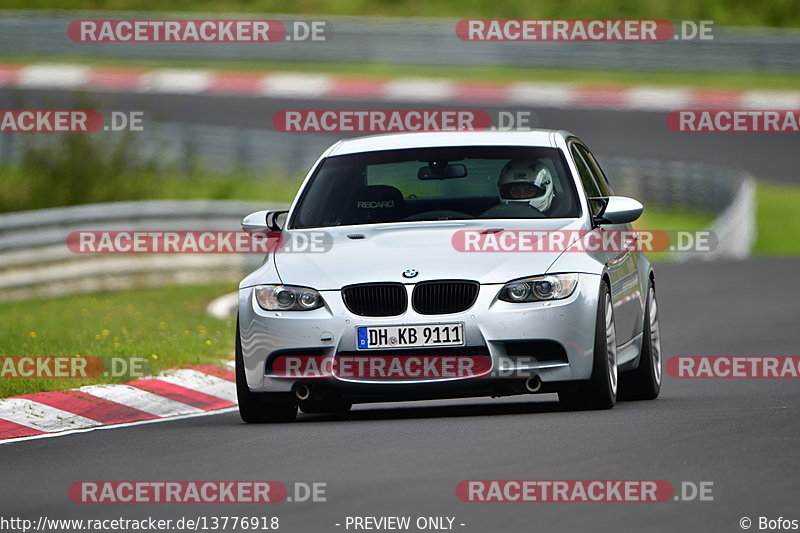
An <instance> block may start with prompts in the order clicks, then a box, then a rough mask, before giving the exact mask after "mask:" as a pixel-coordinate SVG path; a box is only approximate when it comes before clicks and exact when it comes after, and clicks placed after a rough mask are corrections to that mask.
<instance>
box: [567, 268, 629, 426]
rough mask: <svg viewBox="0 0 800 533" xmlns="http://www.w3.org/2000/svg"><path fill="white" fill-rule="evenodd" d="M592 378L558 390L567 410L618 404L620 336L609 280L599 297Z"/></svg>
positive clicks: (592, 408)
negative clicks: (618, 351)
mask: <svg viewBox="0 0 800 533" xmlns="http://www.w3.org/2000/svg"><path fill="white" fill-rule="evenodd" d="M592 363H593V364H592V377H591V378H590V379H589V380H588V381H587V382H584V383H581V384H580V385H579V386H578V389H577V390H575V391H562V392H559V393H558V400H559V401H560V402H561V404H562V405H563V406H564V407H566V408H567V409H577V410H599V409H611V408H612V407H614V405H615V404H616V403H617V388H618V384H619V369H618V367H617V335H616V330H615V325H614V306H613V305H612V303H611V291H610V290H609V288H608V284H607V283H606V282H605V280H604V281H603V282H602V283H601V284H600V294H599V298H598V299H597V320H596V322H595V333H594V359H593V361H592Z"/></svg>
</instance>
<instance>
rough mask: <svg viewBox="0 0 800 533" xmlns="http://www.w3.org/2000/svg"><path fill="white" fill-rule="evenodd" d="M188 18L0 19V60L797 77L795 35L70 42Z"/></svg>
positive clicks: (354, 20) (424, 29)
mask: <svg viewBox="0 0 800 533" xmlns="http://www.w3.org/2000/svg"><path fill="white" fill-rule="evenodd" d="M189 17H191V18H198V19H199V18H226V19H228V18H242V19H247V18H259V19H277V20H282V21H288V20H306V19H307V17H292V18H291V19H289V17H288V16H287V15H275V14H263V13H259V14H250V15H247V14H236V15H220V14H211V15H210V14H199V13H194V14H191V15H189ZM108 18H115V19H148V18H159V19H169V18H187V15H186V14H185V13H182V14H174V13H173V14H170V13H157V14H155V13H152V12H138V13H137V12H113V13H109V12H107V11H57V10H53V11H10V10H6V11H0V50H2V51H3V53H6V54H24V55H49V56H66V55H73V56H76V55H81V56H96V57H105V58H109V57H111V58H153V57H158V58H162V59H186V58H192V59H217V60H220V59H237V60H246V59H250V60H268V61H293V62H297V61H312V62H367V63H384V64H415V65H466V66H484V65H506V66H519V67H532V66H539V67H578V68H604V69H607V68H620V69H626V70H627V69H642V70H664V69H673V70H675V69H678V70H690V71H705V70H726V71H753V72H761V71H797V70H798V69H800V31H797V30H783V29H767V28H752V29H750V28H728V27H719V26H715V27H714V29H713V34H714V39H713V40H690V41H683V40H674V41H666V42H651V43H647V42H635V43H634V42H599V43H591V42H536V43H531V42H528V43H515V42H509V43H503V42H483V43H476V42H463V41H460V40H459V39H458V37H457V36H456V33H455V25H456V22H457V20H456V19H430V18H415V17H408V18H378V17H341V16H324V17H322V16H320V17H317V20H320V19H322V20H325V21H326V24H327V29H326V35H327V40H326V41H324V42H300V41H292V42H278V43H267V44H259V43H214V45H211V46H210V45H207V44H199V45H197V44H187V43H98V44H85V43H76V42H72V41H71V40H70V39H69V38H68V37H67V26H68V24H69V23H70V22H71V21H72V20H75V19H108Z"/></svg>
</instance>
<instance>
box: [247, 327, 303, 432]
mask: <svg viewBox="0 0 800 533" xmlns="http://www.w3.org/2000/svg"><path fill="white" fill-rule="evenodd" d="M236 396H237V398H238V400H239V416H241V417H242V420H244V421H245V422H247V423H250V424H257V423H263V422H291V421H292V420H294V419H295V418H297V406H296V405H295V404H294V403H291V402H290V401H287V400H283V399H281V400H277V399H274V398H270V395H268V394H263V393H262V394H259V393H257V392H252V391H251V390H250V387H249V386H248V385H247V378H246V376H245V373H244V357H243V355H242V339H241V336H240V335H239V319H238V318H237V319H236Z"/></svg>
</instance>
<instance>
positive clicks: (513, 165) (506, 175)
mask: <svg viewBox="0 0 800 533" xmlns="http://www.w3.org/2000/svg"><path fill="white" fill-rule="evenodd" d="M497 186H498V188H499V189H500V200H501V201H502V202H504V203H506V204H508V203H510V202H515V203H527V204H528V205H530V206H531V207H533V208H535V209H536V210H538V211H540V212H541V213H544V212H546V211H547V210H548V209H550V206H551V204H552V203H553V198H554V197H555V195H556V194H555V189H554V187H553V175H552V173H551V172H550V169H548V168H547V167H546V166H544V165H543V164H542V163H540V162H539V161H530V160H524V159H512V160H511V161H509V162H508V163H506V165H505V166H504V167H503V170H501V171H500V179H499V180H498V181H497Z"/></svg>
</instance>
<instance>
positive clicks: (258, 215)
mask: <svg viewBox="0 0 800 533" xmlns="http://www.w3.org/2000/svg"><path fill="white" fill-rule="evenodd" d="M288 212H289V211H256V212H255V213H250V214H249V215H247V216H246V217H244V218H243V219H242V229H243V230H244V231H265V230H269V231H281V230H282V229H283V223H284V222H285V217H284V220H278V217H280V216H282V215H285V214H286V213H288Z"/></svg>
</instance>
